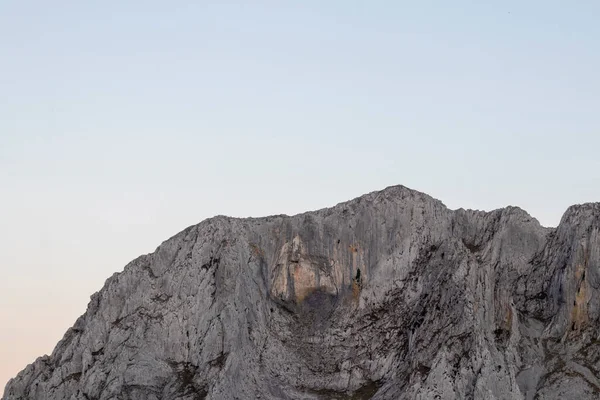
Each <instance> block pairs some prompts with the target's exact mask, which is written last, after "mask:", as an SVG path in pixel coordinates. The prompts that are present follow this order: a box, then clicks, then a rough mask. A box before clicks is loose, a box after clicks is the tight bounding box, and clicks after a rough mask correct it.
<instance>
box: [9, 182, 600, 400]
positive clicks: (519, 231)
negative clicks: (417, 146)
mask: <svg viewBox="0 0 600 400" xmlns="http://www.w3.org/2000/svg"><path fill="white" fill-rule="evenodd" d="M599 317H600V203H594V204H583V205H576V206H572V207H570V208H569V209H568V210H567V211H566V213H565V214H564V216H563V218H562V220H561V222H560V225H559V226H558V227H557V228H544V227H542V226H540V224H539V223H538V221H537V220H536V219H534V218H532V217H531V216H529V215H528V214H527V213H526V212H525V211H523V210H521V209H519V208H517V207H507V208H504V209H499V210H494V211H491V212H482V211H473V210H463V209H459V210H449V209H448V208H446V207H445V206H444V205H443V204H442V203H441V202H440V201H438V200H435V199H433V198H431V197H429V196H427V195H425V194H423V193H420V192H417V191H413V190H410V189H408V188H405V187H402V186H394V187H390V188H387V189H385V190H383V191H379V192H374V193H370V194H367V195H364V196H362V197H359V198H357V199H354V200H352V201H349V202H345V203H341V204H338V205H337V206H335V207H332V208H327V209H323V210H319V211H314V212H307V213H304V214H300V215H295V216H291V217H290V216H283V215H281V216H270V217H266V218H248V219H238V218H229V217H223V216H218V217H215V218H211V219H208V220H205V221H203V222H201V223H199V224H198V225H195V226H191V227H189V228H187V229H185V230H184V231H182V232H180V233H179V234H177V235H175V236H174V237H172V238H171V239H169V240H167V241H165V242H164V243H162V244H161V245H160V246H159V247H158V248H157V249H156V251H155V252H154V253H152V254H148V255H144V256H141V257H139V258H137V259H136V260H134V261H132V262H131V263H129V264H128V265H127V266H126V267H125V269H124V270H123V272H121V273H117V274H114V275H113V276H112V277H110V278H109V279H108V280H107V281H106V283H105V285H104V287H103V288H102V290H100V291H99V292H98V293H95V294H94V295H92V297H91V301H90V303H89V305H88V308H87V311H86V312H85V314H84V315H83V316H81V317H80V318H79V319H78V320H77V321H76V322H75V325H74V326H73V327H72V328H70V329H69V330H68V331H67V332H66V334H65V335H64V338H63V339H62V340H61V341H60V342H59V343H58V345H57V346H56V348H55V349H54V351H53V352H52V354H51V355H50V356H43V357H40V358H38V359H37V360H36V361H35V362H34V363H33V364H31V365H29V366H28V367H27V368H25V369H24V370H23V371H22V372H20V373H19V375H18V376H17V377H16V378H14V379H12V380H10V381H9V382H8V384H7V386H6V390H5V393H4V397H3V399H4V400H16V399H44V400H54V399H77V400H84V399H85V400H109V399H132V400H133V399H149V400H152V399H173V400H175V399H179V400H184V399H185V400H193V399H194V400H196V399H347V400H350V399H440V400H442V399H448V400H450V399H486V400H490V399H527V400H531V399H598V398H599V397H600V337H599V333H600V325H599V323H598V320H599Z"/></svg>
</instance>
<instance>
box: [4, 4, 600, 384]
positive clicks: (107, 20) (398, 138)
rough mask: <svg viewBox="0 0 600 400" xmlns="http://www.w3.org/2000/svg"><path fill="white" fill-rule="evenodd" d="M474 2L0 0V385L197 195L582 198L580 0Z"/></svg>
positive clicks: (590, 94) (599, 196) (593, 79)
mask: <svg viewBox="0 0 600 400" xmlns="http://www.w3.org/2000/svg"><path fill="white" fill-rule="evenodd" d="M125 3H126V4H125ZM482 3H483V2H480V1H452V2H447V1H444V2H441V1H438V2H421V1H414V2H402V1H387V2H383V1H370V2H356V1H347V0H346V1H328V2H323V1H302V2H291V1H288V2H284V1H270V2H262V1H261V2H258V1H257V2H229V1H219V2H203V1H177V2H166V1H163V2H158V1H127V2H121V1H102V2H83V1H52V2H50V1H26V0H23V1H3V2H2V3H1V4H0V50H1V53H0V184H1V187H2V190H1V197H0V198H1V204H0V205H1V207H0V252H1V253H2V255H3V257H2V264H1V265H0V266H1V268H2V277H3V278H2V281H1V282H0V325H2V326H3V329H2V330H0V386H2V385H3V383H4V381H5V380H7V379H8V377H9V376H12V375H14V374H15V373H16V372H17V371H18V370H19V369H21V368H22V367H24V366H25V365H26V364H27V363H28V362H30V361H33V359H34V358H35V356H36V355H39V354H41V353H45V352H50V351H51V350H52V347H53V345H54V344H55V343H56V341H57V340H58V339H59V338H60V337H61V336H62V333H63V332H64V331H65V330H66V329H67V327H68V326H70V325H71V324H72V323H73V322H74V320H75V318H76V317H77V316H78V315H79V314H81V313H82V312H83V311H84V310H85V306H86V304H87V301H88V299H89V295H90V294H91V293H92V292H94V291H96V290H98V289H100V287H101V285H102V283H103V282H104V279H106V278H107V277H108V276H109V275H110V274H111V273H113V272H114V271H118V270H121V269H122V267H123V266H124V265H125V264H126V263H127V262H128V261H130V260H131V259H133V258H134V257H136V256H137V255H139V254H141V253H147V252H151V251H153V250H154V248H155V247H156V246H157V245H158V244H159V243H160V242H161V241H162V240H164V239H166V238H168V237H169V236H171V235H173V234H174V233H176V232H177V231H179V230H181V229H183V228H185V227H186V226H188V225H191V224H194V223H197V222H198V221H200V220H202V219H204V218H206V217H209V216H212V215H215V214H227V215H233V216H260V215H265V214H276V213H288V214H292V213H297V212H301V211H304V210H308V209H315V208H320V207H324V206H330V205H333V204H335V203H337V202H339V201H343V200H347V199H350V198H353V197H356V196H358V195H360V194H363V193H365V192H369V191H372V190H377V189H382V188H384V187H386V186H389V185H394V184H404V185H406V186H409V187H412V188H414V189H418V190H421V191H424V192H427V193H429V194H431V195H432V196H434V197H437V198H439V199H441V200H442V201H443V202H444V203H445V204H446V205H448V206H449V207H451V208H458V207H469V208H478V209H493V208H497V207H502V206H505V205H509V204H512V205H518V206H521V207H522V208H525V209H526V210H527V211H529V212H530V213H531V214H532V215H533V216H534V217H536V218H538V219H539V220H540V221H541V222H542V223H543V224H545V225H556V224H557V223H558V221H559V219H560V216H561V215H562V213H563V212H564V210H565V208H566V207H567V206H568V205H570V204H572V203H578V202H585V201H600V157H598V151H599V147H600V111H599V110H600V79H599V78H598V73H599V72H598V71H600V24H598V20H600V2H598V1H573V2H566V1H527V2H522V1H502V2H499V1H498V2H487V3H493V4H482ZM524 3H525V4H524Z"/></svg>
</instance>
